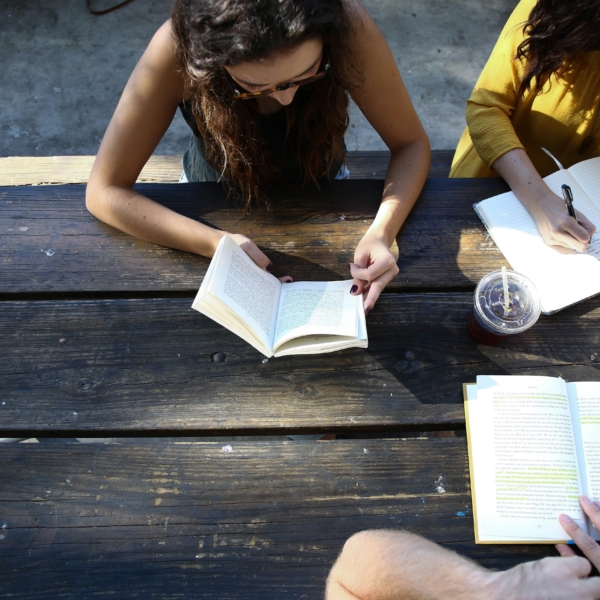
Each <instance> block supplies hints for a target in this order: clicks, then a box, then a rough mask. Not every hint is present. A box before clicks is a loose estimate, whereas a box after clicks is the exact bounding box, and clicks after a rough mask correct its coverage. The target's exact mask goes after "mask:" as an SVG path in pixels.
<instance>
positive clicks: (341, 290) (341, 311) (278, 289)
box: [192, 235, 368, 357]
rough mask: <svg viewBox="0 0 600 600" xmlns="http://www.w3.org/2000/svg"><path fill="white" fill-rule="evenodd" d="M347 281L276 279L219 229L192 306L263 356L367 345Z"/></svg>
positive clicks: (360, 311)
mask: <svg viewBox="0 0 600 600" xmlns="http://www.w3.org/2000/svg"><path fill="white" fill-rule="evenodd" d="M352 284H353V281H352V280H348V281H330V282H324V281H299V282H294V283H281V282H280V281H279V279H277V278H276V277H273V275H271V274H270V273H267V272H266V271H264V270H263V269H261V268H260V267H259V266H257V265H256V264H255V263H254V262H253V261H252V259H251V258H250V257H249V256H248V255H247V254H246V253H245V252H244V251H243V250H242V249H241V248H240V247H239V246H238V245H237V244H236V243H235V241H234V240H233V239H232V238H231V237H230V236H229V235H224V236H223V238H222V239H221V241H220V242H219V245H218V247H217V250H216V252H215V255H214V256H213V259H212V261H211V263H210V266H209V267H208V271H207V272H206V276H205V277H204V280H203V282H202V285H201V286H200V289H199V290H198V294H197V295H196V299H195V300H194V303H193V304H192V308H195V309H196V310H197V311H199V312H201V313H202V314H204V315H206V316H207V317H210V318H211V319H213V320H214V321H216V322H217V323H219V324H220V325H223V327H226V328H227V329H229V330H230V331H233V333H235V334H237V335H239V336H240V337H241V338H242V339H243V340H246V342H248V343H249V344H250V345H251V346H254V348H256V349H257V350H259V351H260V352H262V353H263V354H264V355H265V356H267V357H269V356H273V355H275V356H286V355H289V354H320V353H323V352H334V351H336V350H342V349H344V348H352V347H359V348H367V347H368V338H367V325H366V322H365V309H364V304H363V298H362V295H358V296H353V295H351V294H350V288H351V287H352Z"/></svg>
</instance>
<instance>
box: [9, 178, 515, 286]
mask: <svg viewBox="0 0 600 600" xmlns="http://www.w3.org/2000/svg"><path fill="white" fill-rule="evenodd" d="M382 185H383V184H382V182H381V181H365V180H357V181H338V182H335V183H334V184H333V185H332V188H331V189H323V190H322V192H321V193H317V192H314V191H313V192H309V191H306V192H302V193H294V192H292V191H288V192H278V193H274V194H273V209H272V211H271V212H268V211H266V210H265V209H255V210H253V211H252V212H251V214H249V215H247V216H243V213H242V211H241V209H240V208H239V207H236V206H234V205H233V204H232V202H231V201H229V202H228V201H227V200H226V198H225V194H224V192H223V190H222V189H221V188H220V186H218V185H217V184H211V183H203V184H187V185H140V186H138V189H139V190H140V191H141V192H143V193H145V194H147V195H148V196H150V197H151V198H153V199H155V200H157V201H158V202H161V203H163V204H165V205H167V206H169V207H171V208H173V209H174V210H176V211H178V212H180V213H182V214H186V215H188V216H190V217H193V218H196V219H199V220H201V221H202V222H205V223H208V224H211V225H212V226H214V227H217V228H220V229H224V230H226V231H230V232H243V233H245V234H247V235H249V236H250V237H252V238H253V239H254V240H255V241H256V242H257V243H258V244H259V245H260V246H261V247H262V248H263V249H264V251H265V252H266V253H267V254H268V256H269V257H270V258H271V260H272V262H273V263H274V265H275V268H276V272H277V274H279V275H287V274H289V275H292V276H293V277H294V278H295V279H296V280H332V279H341V278H347V277H348V267H347V263H348V262H349V261H351V260H353V253H354V248H355V247H356V245H357V244H358V242H359V241H360V239H361V237H362V235H363V234H364V233H365V231H366V230H367V228H368V226H369V224H370V223H371V222H372V220H373V218H374V215H375V213H376V211H377V208H378V206H379V200H380V197H381V191H382ZM505 189H506V186H505V184H504V183H503V182H502V181H500V180H493V179H492V180H485V179H479V180H477V179H475V180H458V179H450V180H448V179H445V180H442V179H431V180H429V181H428V182H427V185H426V186H425V189H424V191H423V193H422V195H421V198H420V200H419V202H418V203H417V205H416V207H415V209H414V210H413V211H412V213H411V215H410V216H409V218H408V220H407V222H406V224H405V226H404V227H403V229H402V231H401V232H400V235H399V238H398V244H399V248H400V258H399V262H398V264H399V267H400V274H399V275H398V277H396V279H395V280H394V281H392V282H391V283H390V284H389V286H388V288H387V289H388V290H389V291H398V290H410V289H426V290H434V289H452V288H455V289H456V288H459V289H472V288H473V286H474V283H475V282H476V281H478V280H479V279H480V277H481V276H482V275H484V274H485V273H487V272H489V271H490V270H493V269H496V268H499V267H500V266H501V265H502V264H505V262H504V259H503V257H502V255H501V254H500V252H499V251H498V250H497V248H496V246H495V244H494V243H493V242H492V241H491V239H490V238H489V236H488V235H487V233H486V231H485V229H484V227H483V225H482V224H481V222H480V221H479V219H478V217H477V216H476V215H475V213H474V211H473V209H472V205H473V203H474V202H476V201H479V200H482V199H484V198H486V197H489V196H492V195H494V194H497V193H500V192H502V191H504V190H505ZM84 194H85V189H84V187H83V186H73V185H71V186H52V187H13V188H10V187H5V188H0V231H2V237H1V238H0V294H3V295H4V297H7V295H11V294H39V295H43V294H45V293H46V294H47V293H64V292H70V293H78V292H88V293H109V292H110V293H123V292H125V293H136V292H137V293H142V292H153V293H168V292H176V293H182V292H185V293H192V292H195V291H196V290H197V288H198V287H199V285H200V283H201V281H202V277H203V275H204V273H205V272H206V269H207V266H208V262H209V261H208V259H206V258H204V257H200V256H195V255H191V254H187V253H185V252H179V251H176V250H171V249H168V248H163V247H160V246H156V245H154V244H150V243H146V242H142V241H140V240H137V239H135V238H133V237H131V236H129V235H127V234H124V233H121V232H118V231H117V230H115V229H113V228H111V227H109V226H107V225H104V224H103V223H101V222H99V221H97V220H96V219H95V218H94V217H93V216H92V215H90V214H89V213H88V212H87V210H86V208H85V200H84Z"/></svg>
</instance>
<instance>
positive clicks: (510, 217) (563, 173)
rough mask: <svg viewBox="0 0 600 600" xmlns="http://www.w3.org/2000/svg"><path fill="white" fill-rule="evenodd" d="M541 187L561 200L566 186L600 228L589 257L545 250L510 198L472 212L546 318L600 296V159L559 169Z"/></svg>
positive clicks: (483, 204)
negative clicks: (528, 285)
mask: <svg viewBox="0 0 600 600" xmlns="http://www.w3.org/2000/svg"><path fill="white" fill-rule="evenodd" d="M544 181H545V182H546V183H547V185H548V187H549V188H550V189H551V190H552V191H553V192H554V193H555V194H557V195H558V196H560V197H562V190H561V186H562V184H563V183H566V184H567V185H569V186H570V187H571V190H572V191H573V198H574V201H573V204H574V206H575V208H576V209H577V210H579V211H581V212H582V213H583V214H584V215H585V216H586V217H587V218H588V219H589V220H590V221H592V223H594V225H596V227H597V228H598V231H597V232H596V234H595V235H594V236H593V238H592V241H591V243H590V245H589V247H588V250H587V252H585V253H576V254H561V253H560V252H559V251H557V250H556V249H554V248H552V247H550V246H548V245H547V244H546V243H545V242H544V240H543V238H542V236H541V235H540V233H539V231H538V229H537V227H536V225H535V222H534V220H533V219H532V217H531V215H530V214H529V213H528V212H527V210H526V209H525V207H524V206H523V205H522V204H521V202H519V200H518V198H517V197H516V196H515V194H514V193H513V192H506V193H505V194H500V195H499V196H494V197H493V198H488V199H487V200H483V201H482V202H479V203H478V204H476V205H475V206H474V208H475V211H476V212H477V214H478V215H479V217H480V218H481V220H482V221H483V222H484V224H485V226H486V227H487V229H488V231H489V232H490V235H491V236H492V238H493V240H494V242H496V245H497V246H498V248H500V250H501V251H502V254H504V256H505V257H506V260H508V262H509V263H510V265H511V267H512V268H513V269H514V270H515V271H518V272H519V273H522V274H523V275H525V276H526V277H529V279H531V281H533V283H534V284H535V286H536V287H537V289H538V291H539V293H540V298H541V303H542V312H544V313H545V314H549V313H552V312H555V311H557V310H560V309H562V308H565V307H567V306H570V305H571V304H575V303H576V302H580V301H581V300H585V299H586V298H589V297H590V296H594V295H595V294H600V158H591V159H589V160H586V161H583V162H580V163H578V164H576V165H573V166H572V167H569V168H568V169H561V170H559V171H557V172H556V173H552V175H548V177H544ZM566 210H567V208H566V206H565V212H566Z"/></svg>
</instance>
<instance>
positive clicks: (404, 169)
mask: <svg viewBox="0 0 600 600" xmlns="http://www.w3.org/2000/svg"><path fill="white" fill-rule="evenodd" d="M430 162H431V151H430V149H429V142H428V141H427V139H426V138H425V139H423V140H420V141H418V142H415V143H414V144H411V145H410V146H406V147H405V148H402V149H401V150H398V151H396V152H393V153H392V157H391V159H390V164H389V167H388V171H387V175H386V178H385V186H384V190H383V196H382V199H381V206H380V208H379V210H378V211H377V215H376V217H375V220H374V221H373V223H372V225H371V227H370V228H369V231H370V232H373V233H376V234H377V235H378V236H379V237H383V238H384V239H385V240H386V242H387V244H388V247H389V246H391V245H392V244H393V243H394V240H395V238H396V235H397V234H398V231H400V228H401V227H402V225H403V223H404V221H405V220H406V217H408V214H409V213H410V211H411V209H412V207H413V206H414V204H415V202H416V201H417V198H418V197H419V194H420V193H421V189H422V188H423V185H424V183H425V180H426V179H427V173H428V171H429V164H430Z"/></svg>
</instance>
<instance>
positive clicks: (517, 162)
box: [492, 148, 596, 252]
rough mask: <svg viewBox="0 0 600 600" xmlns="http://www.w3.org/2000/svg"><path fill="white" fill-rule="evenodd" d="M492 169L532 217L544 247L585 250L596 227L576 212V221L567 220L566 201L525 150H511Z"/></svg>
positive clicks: (571, 218) (570, 218) (568, 218)
mask: <svg viewBox="0 0 600 600" xmlns="http://www.w3.org/2000/svg"><path fill="white" fill-rule="evenodd" d="M492 168H493V169H495V170H496V171H497V172H498V173H499V174H500V175H502V177H503V178H504V180H505V181H506V183H508V185H510V187H511V189H512V191H513V192H514V193H515V195H516V196H517V198H518V199H519V200H520V201H521V204H522V205H523V206H524V207H525V208H526V209H527V211H528V212H529V214H530V215H531V216H532V217H533V220H534V221H535V224H536V226H537V228H538V230H539V232H540V233H541V235H542V237H543V238H544V241H545V242H546V244H548V245H549V246H561V247H563V248H569V249H571V250H577V251H578V252H583V251H584V250H585V249H586V246H587V244H588V243H589V241H590V239H591V237H592V235H594V232H595V231H596V227H595V226H594V224H593V223H591V222H590V221H589V220H588V219H587V218H586V216H585V215H583V214H582V213H580V212H579V211H576V212H577V221H575V219H574V218H573V217H570V216H569V213H568V211H567V206H566V204H565V201H564V200H563V199H562V198H559V197H558V196H557V195H556V194H555V193H554V192H552V191H551V190H550V188H549V187H548V186H547V185H546V182H545V181H544V180H543V179H542V178H541V177H540V175H539V173H538V172H537V171H536V169H535V167H534V166H533V163H532V162H531V160H530V158H529V156H527V153H526V152H525V150H522V149H521V148H515V149H514V150H510V151H509V152H507V153H506V154H504V155H502V156H501V157H500V158H499V159H498V160H496V161H495V162H494V164H493V165H492Z"/></svg>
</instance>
